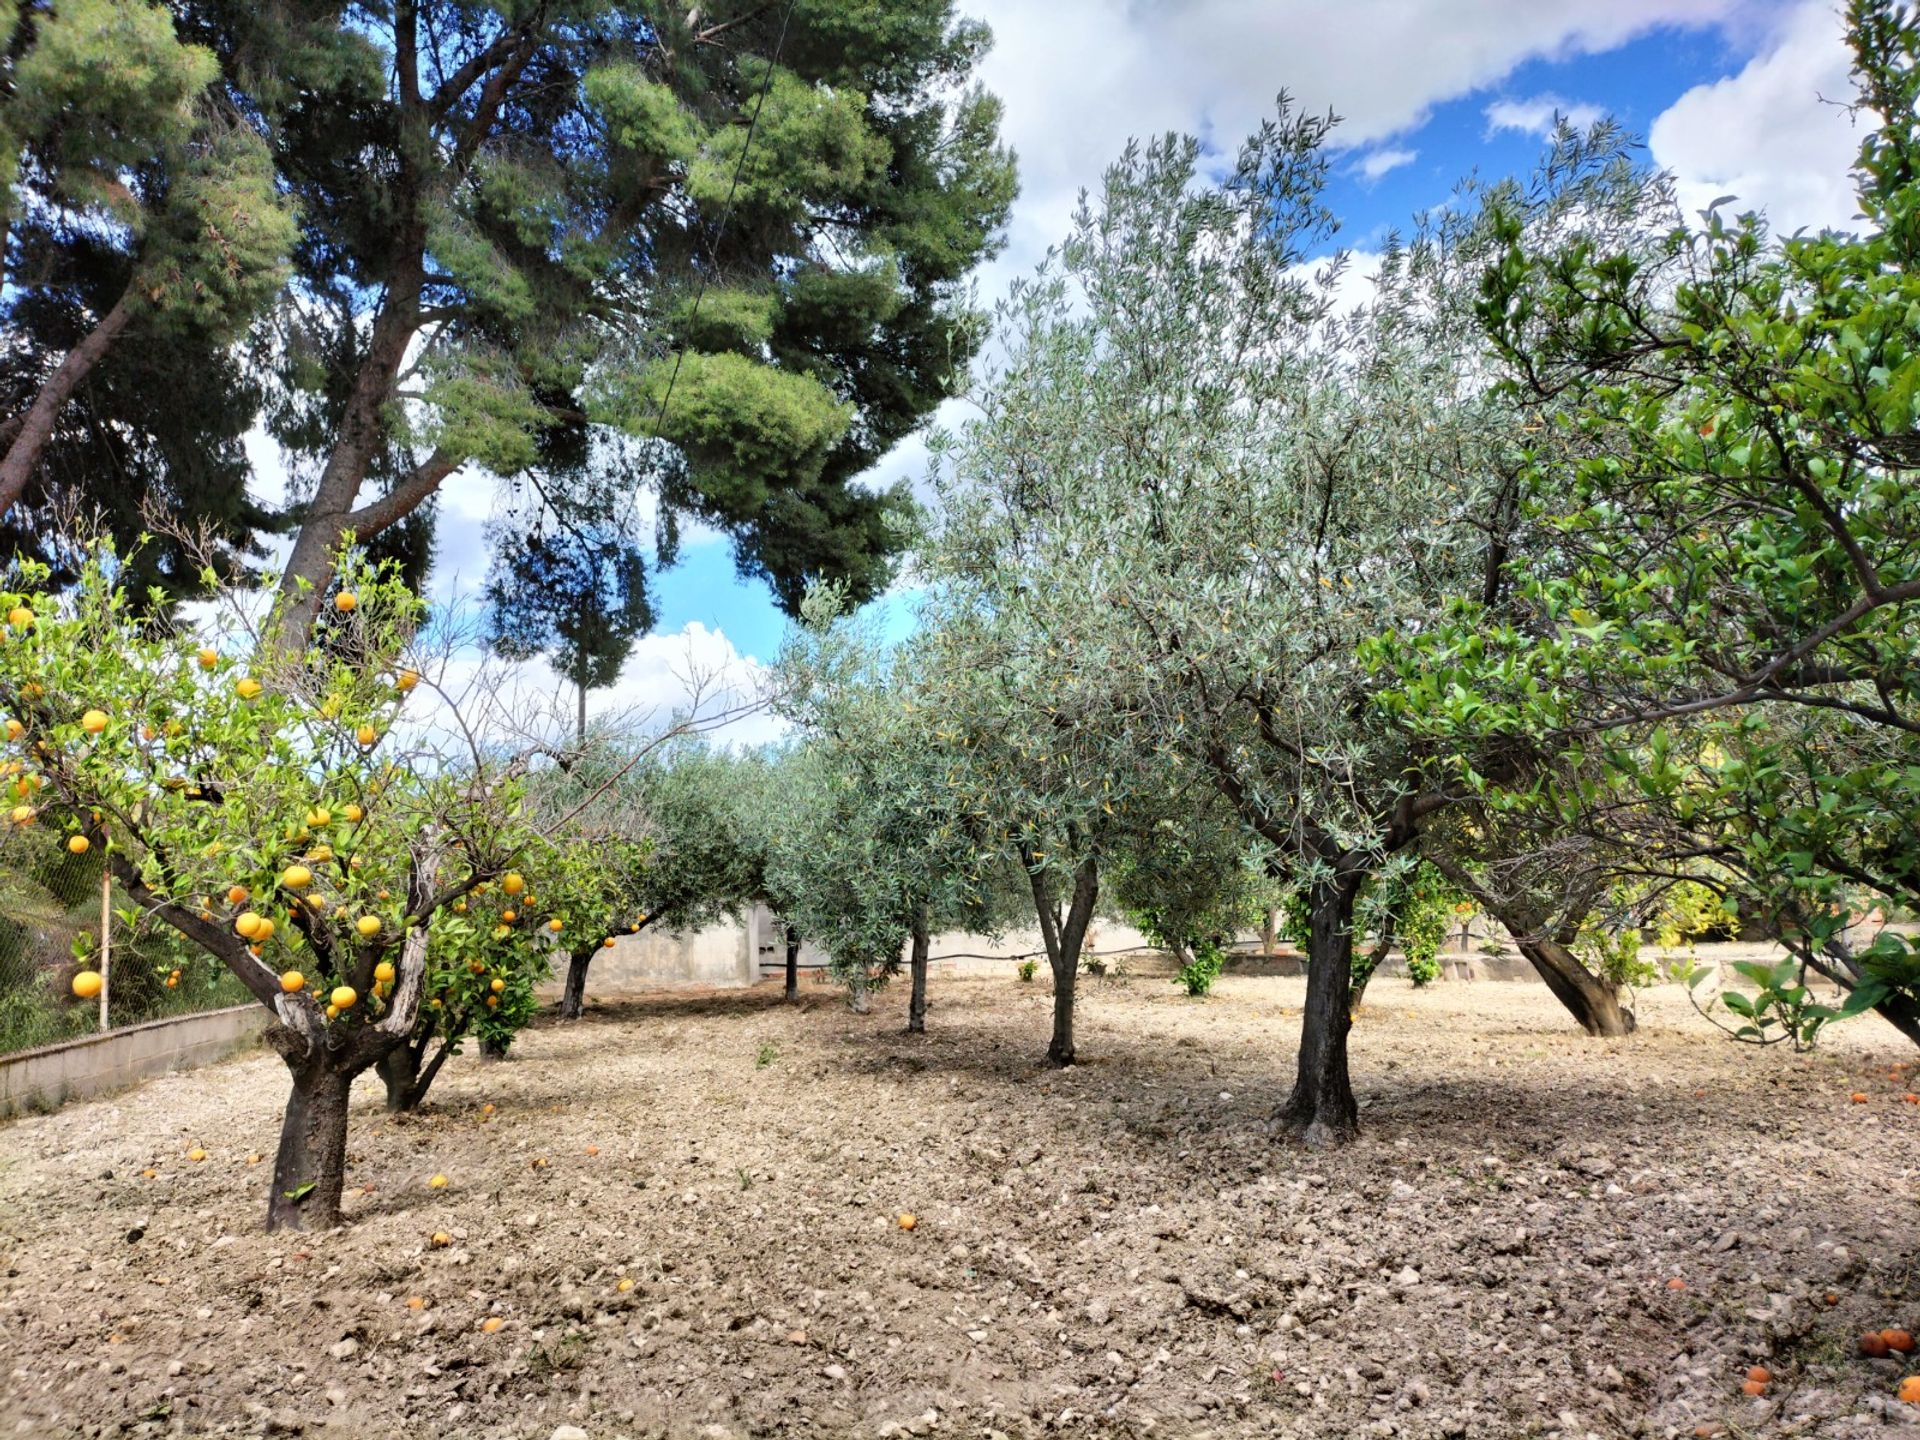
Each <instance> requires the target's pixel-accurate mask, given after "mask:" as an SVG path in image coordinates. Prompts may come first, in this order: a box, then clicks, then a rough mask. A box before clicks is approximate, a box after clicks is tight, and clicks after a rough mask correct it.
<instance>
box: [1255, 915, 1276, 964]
mask: <svg viewBox="0 0 1920 1440" xmlns="http://www.w3.org/2000/svg"><path fill="white" fill-rule="evenodd" d="M1279 936H1280V907H1279V906H1278V905H1269V906H1267V913H1266V918H1265V919H1263V920H1262V921H1261V922H1260V953H1261V954H1262V955H1264V956H1266V958H1267V959H1269V960H1271V959H1272V958H1273V950H1274V942H1275V941H1276V940H1278V939H1279Z"/></svg>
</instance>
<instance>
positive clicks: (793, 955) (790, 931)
mask: <svg viewBox="0 0 1920 1440" xmlns="http://www.w3.org/2000/svg"><path fill="white" fill-rule="evenodd" d="M783 928H784V929H785V930H786V932H787V999H789V1000H798V999H799V998H800V932H799V931H797V930H795V929H794V928H793V927H792V926H791V925H785V926H784V927H783Z"/></svg>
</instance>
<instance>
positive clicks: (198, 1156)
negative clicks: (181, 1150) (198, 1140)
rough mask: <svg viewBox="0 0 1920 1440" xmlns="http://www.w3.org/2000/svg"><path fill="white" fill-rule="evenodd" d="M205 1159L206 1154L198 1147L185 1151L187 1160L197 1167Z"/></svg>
mask: <svg viewBox="0 0 1920 1440" xmlns="http://www.w3.org/2000/svg"><path fill="white" fill-rule="evenodd" d="M206 1158H207V1152H206V1151H204V1150H202V1149H201V1148H200V1147H199V1146H198V1145H196V1146H194V1147H193V1149H191V1150H189V1151H187V1159H189V1160H191V1161H193V1163H194V1164H196V1165H198V1164H199V1163H200V1162H201V1161H202V1160H204V1159H206Z"/></svg>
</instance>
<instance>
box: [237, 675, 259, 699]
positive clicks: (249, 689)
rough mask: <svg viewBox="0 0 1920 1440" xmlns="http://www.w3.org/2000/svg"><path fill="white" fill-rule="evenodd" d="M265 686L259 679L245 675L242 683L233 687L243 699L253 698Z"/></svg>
mask: <svg viewBox="0 0 1920 1440" xmlns="http://www.w3.org/2000/svg"><path fill="white" fill-rule="evenodd" d="M265 688H266V687H265V686H264V685H262V684H261V683H260V682H259V681H258V680H256V679H254V678H253V677H252V676H251V675H248V676H244V677H243V678H242V679H241V681H240V683H239V684H237V685H235V686H234V687H233V693H234V694H236V695H238V696H239V697H240V698H241V699H242V700H251V699H253V697H254V696H256V695H258V694H259V693H260V692H261V691H262V690H264V689H265Z"/></svg>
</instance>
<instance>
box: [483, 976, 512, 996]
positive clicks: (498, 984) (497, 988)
mask: <svg viewBox="0 0 1920 1440" xmlns="http://www.w3.org/2000/svg"><path fill="white" fill-rule="evenodd" d="M487 988H488V989H489V990H491V991H493V993H494V994H496V995H498V994H499V993H500V992H501V991H503V990H505V989H506V988H507V982H506V981H504V980H502V979H499V978H498V977H495V979H494V981H493V983H492V984H491V985H489V986H488V987H487Z"/></svg>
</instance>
